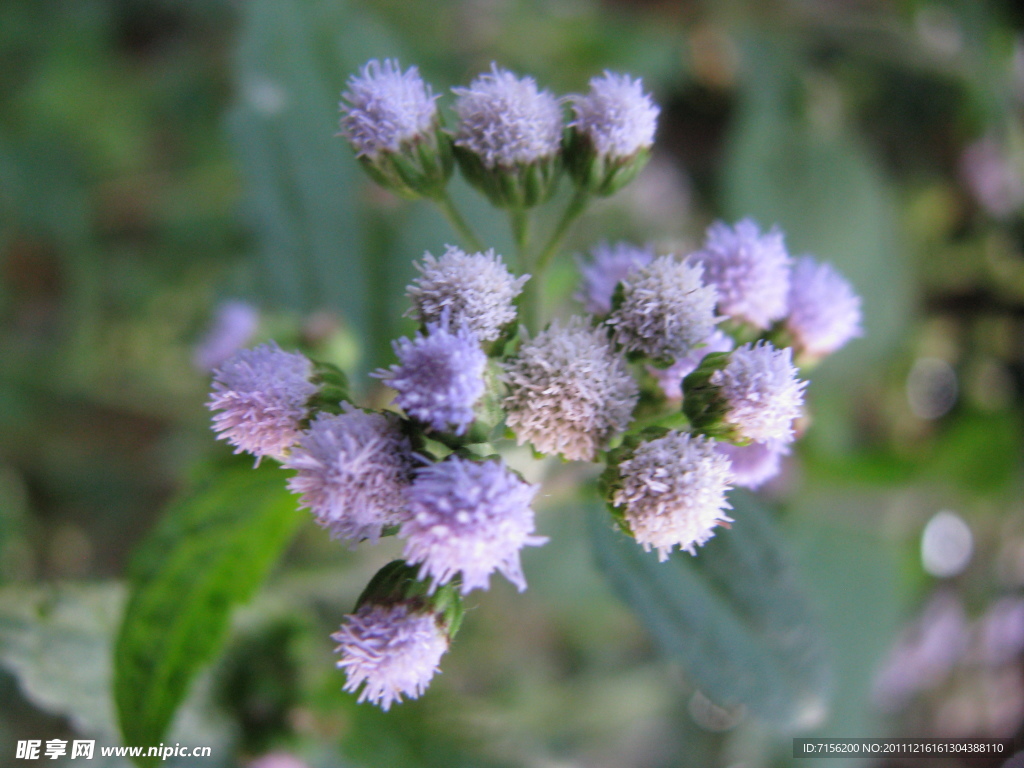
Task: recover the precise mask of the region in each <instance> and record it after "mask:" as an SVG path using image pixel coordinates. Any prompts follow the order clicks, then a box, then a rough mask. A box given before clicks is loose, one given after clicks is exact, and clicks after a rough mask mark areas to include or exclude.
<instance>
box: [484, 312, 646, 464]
mask: <svg viewBox="0 0 1024 768" xmlns="http://www.w3.org/2000/svg"><path fill="white" fill-rule="evenodd" d="M506 370H507V373H506V382H507V383H508V388H509V395H508V397H507V398H506V399H505V403H504V406H505V418H506V423H507V424H508V426H509V427H511V429H512V430H513V431H514V432H515V434H516V437H517V438H518V440H519V443H520V445H521V444H522V443H524V442H526V441H529V442H531V443H533V446H534V448H536V449H537V450H538V451H540V452H542V453H548V454H556V453H560V454H562V456H564V457H565V458H567V459H582V460H584V461H591V460H593V458H594V455H595V454H596V453H597V451H598V450H599V449H601V448H602V447H604V445H605V444H606V443H607V442H608V440H609V439H610V438H611V437H612V436H613V435H615V434H617V433H619V432H622V431H623V430H624V429H626V427H627V426H629V420H630V416H631V414H632V412H633V408H634V406H635V405H636V402H637V398H638V396H639V394H638V389H637V385H636V382H635V381H634V380H633V377H632V376H630V374H629V371H628V370H627V368H626V364H625V361H624V360H623V359H622V357H621V356H620V355H617V354H616V353H615V350H614V349H613V347H612V345H611V344H610V343H609V341H608V338H607V336H606V335H605V332H604V331H603V330H602V329H601V328H591V327H590V326H589V325H587V324H586V323H585V321H583V320H582V319H581V318H578V317H577V318H573V319H572V320H571V321H570V322H569V324H568V325H567V326H566V327H564V328H563V327H561V326H560V325H559V324H558V323H557V322H555V323H552V324H551V326H550V327H549V328H548V329H547V330H545V331H542V332H541V333H539V334H537V336H536V337H534V338H533V339H530V340H529V341H526V342H525V343H524V344H523V345H522V347H520V349H519V354H518V355H517V356H516V357H515V358H514V359H513V360H511V361H510V362H509V363H508V366H507V369H506Z"/></svg>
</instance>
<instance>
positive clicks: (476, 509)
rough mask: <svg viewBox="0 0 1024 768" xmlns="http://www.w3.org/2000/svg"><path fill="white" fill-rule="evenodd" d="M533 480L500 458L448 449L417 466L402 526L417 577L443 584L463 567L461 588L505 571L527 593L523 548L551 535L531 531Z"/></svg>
mask: <svg viewBox="0 0 1024 768" xmlns="http://www.w3.org/2000/svg"><path fill="white" fill-rule="evenodd" d="M537 488H538V486H536V485H530V484H529V483H527V482H525V481H523V480H522V479H520V478H519V476H518V475H516V474H515V473H514V472H512V471H511V470H510V469H508V467H506V466H505V465H504V464H502V463H500V462H499V461H495V460H488V461H483V462H475V461H470V460H469V459H463V458H461V457H459V456H454V455H453V456H449V457H448V458H447V459H445V460H444V461H442V462H439V463H436V464H428V465H427V466H424V467H422V468H420V469H419V470H418V471H417V472H416V479H415V480H414V481H413V484H412V485H411V486H410V487H409V489H408V490H407V491H406V498H407V500H408V508H409V517H408V518H407V519H406V521H405V522H404V523H402V528H401V530H400V531H399V536H401V537H402V538H404V539H405V541H406V543H405V550H404V552H403V555H404V557H405V559H406V561H407V562H408V563H409V564H410V565H415V564H420V578H421V579H423V578H425V577H427V576H429V577H431V578H432V579H433V582H434V585H435V586H436V585H441V584H445V583H447V582H449V581H451V579H452V578H453V577H454V576H455V575H456V574H457V573H462V594H466V593H467V592H469V591H470V590H473V589H478V588H480V589H486V588H487V586H488V584H489V583H490V576H491V573H492V572H493V571H496V570H497V571H501V572H502V573H503V574H504V575H505V577H506V578H507V579H508V580H509V581H511V582H512V583H513V584H515V585H516V587H517V588H518V589H519V591H520V592H522V591H523V590H524V589H526V579H525V578H523V569H522V566H521V565H520V562H519V550H521V549H522V548H523V547H525V546H538V545H540V544H543V543H545V542H546V541H547V539H546V538H545V537H543V536H534V535H533V530H534V527H533V510H532V509H530V503H531V502H532V501H533V497H534V495H535V494H536V493H537Z"/></svg>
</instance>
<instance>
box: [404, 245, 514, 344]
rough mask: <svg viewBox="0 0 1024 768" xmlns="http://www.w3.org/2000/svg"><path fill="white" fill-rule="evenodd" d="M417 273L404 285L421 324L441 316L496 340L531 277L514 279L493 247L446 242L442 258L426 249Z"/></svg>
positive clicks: (481, 339)
mask: <svg viewBox="0 0 1024 768" xmlns="http://www.w3.org/2000/svg"><path fill="white" fill-rule="evenodd" d="M416 269H418V270H419V272H420V276H419V277H417V278H416V279H415V280H413V284H412V285H410V286H408V287H407V288H406V289H405V291H406V296H408V297H409V298H410V299H411V300H412V305H413V307H412V311H411V314H412V316H413V317H415V318H416V319H417V320H419V321H420V322H421V323H423V324H424V325H426V324H427V323H436V322H440V321H442V320H443V319H444V317H445V316H446V313H447V318H448V321H449V322H451V324H452V325H454V326H460V325H465V326H466V327H467V328H468V329H469V330H470V331H472V332H473V333H475V334H476V336H477V338H478V339H480V341H494V340H495V339H497V338H498V336H499V335H500V334H501V329H502V328H504V327H505V326H506V325H508V324H509V323H511V322H513V321H514V320H515V319H516V308H515V305H514V304H513V302H514V301H515V298H516V296H518V295H519V294H520V293H522V292H523V284H524V283H525V282H526V281H527V280H529V279H530V276H529V275H523V276H521V277H513V276H512V273H510V272H509V271H508V268H507V267H506V266H505V264H504V263H503V262H502V260H501V256H497V255H495V253H494V251H493V250H488V251H486V252H484V253H466V252H465V251H463V250H461V249H459V248H456V247H455V246H452V245H449V246H447V247H446V249H445V252H444V254H443V255H442V256H441V258H439V259H438V258H435V257H434V256H433V255H431V254H430V253H429V252H428V253H426V254H425V255H424V256H423V263H422V264H416Z"/></svg>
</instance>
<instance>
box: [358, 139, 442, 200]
mask: <svg viewBox="0 0 1024 768" xmlns="http://www.w3.org/2000/svg"><path fill="white" fill-rule="evenodd" d="M359 163H360V165H362V166H363V169H364V170H365V171H366V172H367V173H368V174H369V175H370V177H371V178H372V179H373V180H374V181H376V182H377V183H378V184H380V185H381V186H382V187H384V188H385V189H388V190H390V191H391V192H394V193H395V194H396V195H398V196H400V197H404V198H406V199H407V200H415V199H417V198H420V197H429V198H437V197H440V196H441V195H442V194H443V193H444V189H445V187H446V186H447V184H448V180H449V179H450V178H451V175H452V169H453V167H454V162H453V156H452V140H451V137H450V136H449V135H448V134H447V133H445V132H444V131H443V130H441V127H440V124H438V125H437V126H436V127H435V129H434V130H433V131H430V132H429V133H425V134H423V135H421V136H417V137H415V138H413V139H411V140H409V141H406V142H403V143H402V145H401V148H400V149H399V151H398V152H380V153H378V154H377V155H376V156H374V157H370V156H366V155H363V156H361V157H359Z"/></svg>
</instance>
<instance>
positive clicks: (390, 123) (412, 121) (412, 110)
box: [341, 59, 437, 159]
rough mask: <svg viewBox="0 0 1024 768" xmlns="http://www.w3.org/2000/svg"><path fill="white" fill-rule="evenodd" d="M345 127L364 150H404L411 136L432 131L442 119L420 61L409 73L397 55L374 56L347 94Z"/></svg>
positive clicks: (366, 152) (362, 153) (372, 154)
mask: <svg viewBox="0 0 1024 768" xmlns="http://www.w3.org/2000/svg"><path fill="white" fill-rule="evenodd" d="M342 98H343V99H345V100H346V101H347V102H348V104H345V103H344V102H343V103H342V104H341V109H342V111H343V112H344V117H343V118H342V120H341V130H342V133H343V134H344V135H345V138H347V139H348V140H349V141H350V142H351V143H352V146H353V147H355V149H356V153H357V154H359V155H360V156H365V157H369V158H371V159H372V158H375V157H377V156H378V155H380V154H381V153H384V152H398V151H399V150H400V149H401V146H402V144H403V143H405V142H409V141H412V140H413V139H416V138H417V137H420V136H424V135H425V134H428V133H429V132H431V131H432V130H433V129H434V127H435V125H436V123H437V105H436V104H435V103H434V100H435V99H436V98H437V97H436V96H435V95H434V94H433V93H432V92H431V90H430V86H429V85H427V84H426V83H424V82H423V78H421V77H420V75H419V71H418V70H417V69H416V67H410V68H409V69H407V70H406V71H405V72H404V73H403V72H402V70H401V68H400V67H399V64H398V61H397V60H396V59H385V61H384V64H383V65H381V63H380V62H379V61H377V60H376V59H373V60H371V61H369V62H367V63H366V64H365V65H364V66H363V68H362V69H361V70H360V72H359V75H358V76H353V77H350V78H349V81H348V90H347V91H346V92H345V93H343V94H342Z"/></svg>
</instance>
